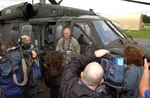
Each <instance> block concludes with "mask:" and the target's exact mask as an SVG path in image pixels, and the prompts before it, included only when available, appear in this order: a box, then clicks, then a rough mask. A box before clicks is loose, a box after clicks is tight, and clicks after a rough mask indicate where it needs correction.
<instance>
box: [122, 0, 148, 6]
mask: <svg viewBox="0 0 150 98" xmlns="http://www.w3.org/2000/svg"><path fill="white" fill-rule="evenodd" d="M122 1H128V2H134V3H140V4H145V5H150V3H148V2H142V1H135V0H122Z"/></svg>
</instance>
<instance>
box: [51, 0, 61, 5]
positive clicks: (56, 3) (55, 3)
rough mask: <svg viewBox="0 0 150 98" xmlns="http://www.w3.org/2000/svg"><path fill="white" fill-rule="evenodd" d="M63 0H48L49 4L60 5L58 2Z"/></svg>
mask: <svg viewBox="0 0 150 98" xmlns="http://www.w3.org/2000/svg"><path fill="white" fill-rule="evenodd" d="M62 1H63V0H60V1H59V2H56V0H49V2H50V3H51V4H54V5H60V3H61V2H62Z"/></svg>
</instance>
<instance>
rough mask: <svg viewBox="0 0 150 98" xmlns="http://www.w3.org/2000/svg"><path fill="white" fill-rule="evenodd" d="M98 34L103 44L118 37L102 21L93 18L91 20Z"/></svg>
mask: <svg viewBox="0 0 150 98" xmlns="http://www.w3.org/2000/svg"><path fill="white" fill-rule="evenodd" d="M92 23H93V25H94V27H95V28H96V31H97V32H98V35H99V37H100V39H101V41H102V42H103V44H104V45H107V44H109V43H110V42H112V41H114V40H116V39H118V37H117V35H116V34H115V33H114V32H113V31H112V30H111V29H110V28H109V26H108V25H106V23H105V22H104V21H99V20H93V21H92Z"/></svg>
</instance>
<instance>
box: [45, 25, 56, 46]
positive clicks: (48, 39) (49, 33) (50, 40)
mask: <svg viewBox="0 0 150 98" xmlns="http://www.w3.org/2000/svg"><path fill="white" fill-rule="evenodd" d="M53 30H54V29H53V26H51V25H49V26H46V28H45V31H44V33H43V34H44V36H43V37H44V45H45V46H48V47H49V48H53V47H54V34H53Z"/></svg>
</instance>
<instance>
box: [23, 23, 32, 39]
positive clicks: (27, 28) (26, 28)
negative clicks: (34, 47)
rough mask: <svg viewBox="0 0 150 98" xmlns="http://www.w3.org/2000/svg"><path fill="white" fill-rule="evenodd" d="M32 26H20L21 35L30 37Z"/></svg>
mask: <svg viewBox="0 0 150 98" xmlns="http://www.w3.org/2000/svg"><path fill="white" fill-rule="evenodd" d="M31 33H32V26H31V25H23V26H22V35H28V36H31Z"/></svg>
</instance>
